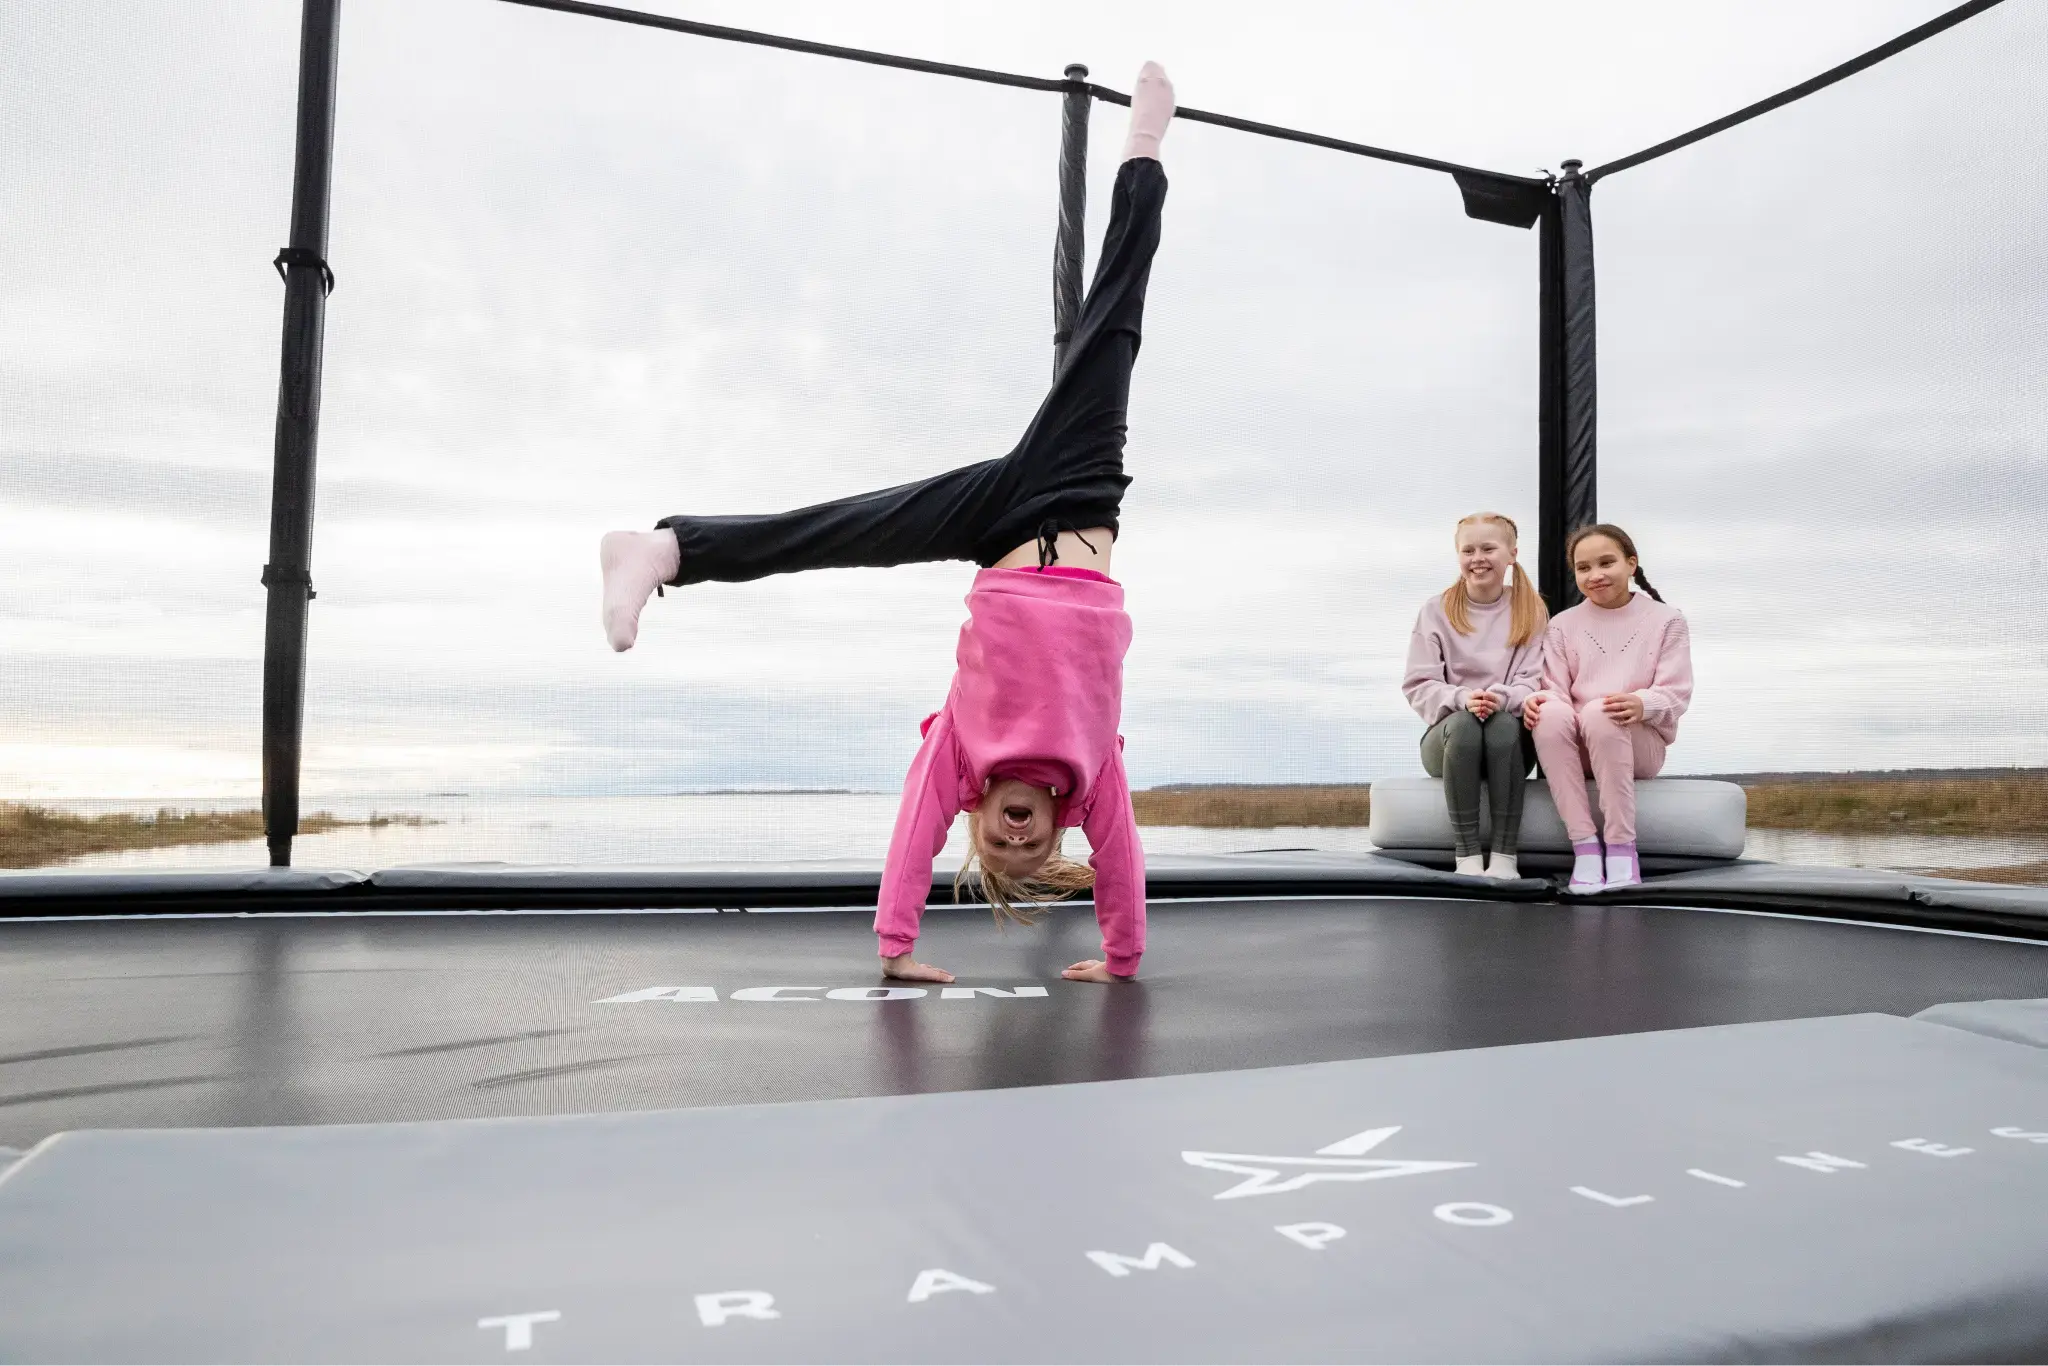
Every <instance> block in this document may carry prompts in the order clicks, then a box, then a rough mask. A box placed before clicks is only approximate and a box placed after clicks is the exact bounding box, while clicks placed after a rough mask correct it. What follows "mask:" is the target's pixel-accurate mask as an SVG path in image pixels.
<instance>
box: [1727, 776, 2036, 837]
mask: <svg viewBox="0 0 2048 1366" xmlns="http://www.w3.org/2000/svg"><path fill="white" fill-rule="evenodd" d="M1743 787H1744V788H1745V789H1747V791H1748V792H1749V823H1750V825H1751V826H1752V827H1753V828H1755V829H1759V830H1817V831H1820V832H1821V833H1823V834H1831V835H1878V834H1911V835H2048V772H2044V771H2042V770H2039V769H2016V770H2014V771H2013V772H2012V773H2011V774H2010V775H2006V774H1998V775H1987V776H1982V777H1974V776H1973V777H1922V778H1916V777H1913V776H1911V775H1907V774H1901V775H1897V776H1892V775H1885V774H1863V775H1858V774H1843V775H1842V776H1840V777H1838V778H1837V777H1828V778H1792V779H1783V780H1774V779H1768V778H1765V779H1756V780H1751V781H1747V782H1744V783H1743Z"/></svg>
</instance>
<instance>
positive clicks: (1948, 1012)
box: [1913, 1001, 2048, 1048]
mask: <svg viewBox="0 0 2048 1366" xmlns="http://www.w3.org/2000/svg"><path fill="white" fill-rule="evenodd" d="M1913 1018H1914V1019H1916V1020H1925V1021H1927V1022H1928V1023H1929V1024H1942V1025H1948V1026H1949V1027H1951V1028H1953V1029H1967V1030H1969V1031H1970V1032H1971V1033H1973V1034H1982V1035H1984V1036H1985V1037H1986V1038H1992V1039H2008V1040H2010V1041H2011V1042H2013V1043H2023V1044H2031V1045H2032V1046H2033V1047H2035V1048H2048V1001H1956V1002H1953V1003H1951V1004H1949V1005H1939V1006H1929V1007H1927V1009H1925V1010H1923V1011H1921V1012H1920V1013H1919V1014H1918V1015H1915V1016H1914V1017H1913Z"/></svg>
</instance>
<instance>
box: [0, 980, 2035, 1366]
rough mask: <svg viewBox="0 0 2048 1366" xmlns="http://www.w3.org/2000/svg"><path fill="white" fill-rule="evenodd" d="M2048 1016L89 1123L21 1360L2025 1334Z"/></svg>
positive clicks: (1773, 1351) (1551, 1354)
mask: <svg viewBox="0 0 2048 1366" xmlns="http://www.w3.org/2000/svg"><path fill="white" fill-rule="evenodd" d="M2044 1209H2048V1052H2043V1051H2041V1050H2038V1049H2032V1048H2026V1047H2022V1046H2019V1045H2015V1044H2011V1043H2005V1042H2000V1041H1998V1040H1994V1039H1988V1038H1984V1037H1981V1036H1979V1035H1975V1034H1970V1033H1965V1032H1962V1031H1959V1030H1955V1029H1949V1028H1940V1027H1936V1026H1933V1025H1928V1024H1921V1023H1915V1022H1912V1021H1907V1020H1900V1019H1896V1018H1892V1017H1889V1016H1877V1015H1859V1016H1844V1017H1834V1018H1824V1019H1813V1020H1803V1021H1791V1022H1785V1023H1775V1024H1761V1025H1738V1026H1724V1027H1715V1028H1708V1029H1697V1030H1685V1031H1677V1032H1672V1033H1663V1034H1637V1035H1624V1036H1619V1037H1609V1038H1597V1039H1581V1040H1573V1041H1569V1042H1562V1043H1546V1044H1532V1045H1522V1046H1517V1047H1511V1048H1498V1049H1484V1050H1474V1051H1470V1052H1464V1053H1440V1054H1431V1055H1422V1056H1414V1057H1400V1058H1383V1059H1376V1060H1369V1061H1360V1062H1342V1063H1322V1064H1315V1065H1311V1066H1305V1067H1291V1068H1276V1069H1270V1070H1262V1071H1253V1072H1237V1073H1216V1074H1209V1075H1201V1076H1181V1077H1167V1078H1154V1079H1146V1080H1135V1081H1120V1082H1105V1083H1095V1084H1087V1085H1075V1086H1057V1087H1042V1088H1033V1089H1016V1090H1007V1091H982V1092H966V1093H950V1094H935V1095H922V1096H904V1097H890V1098H882V1099H867V1100H848V1101H832V1102H820V1103H811V1104H799V1105H780V1106H753V1107H736V1108H730V1109H709V1110H695V1111H671V1112H661V1113H645V1114H622V1115H605V1116H583V1117H574V1118H557V1119H519V1120H484V1121H467V1122H448V1123H436V1124H415V1125H366V1126H360V1127H339V1128H317V1129H314V1128H309V1129H267V1130H239V1131H236V1130H203V1131H202V1130H193V1131H157V1132H146V1131H138V1132H92V1133H80V1134H68V1135H62V1136H59V1137H57V1138H55V1139H52V1140H50V1141H49V1142H47V1143H46V1144H44V1145H42V1146H41V1147H39V1148H38V1149H37V1150H36V1151H35V1152H34V1153H33V1154H31V1156H30V1157H29V1158H27V1159H26V1160H24V1161H23V1162H21V1163H19V1164H17V1165H16V1166H15V1167H14V1168H13V1170H12V1171H11V1172H9V1173H8V1174H7V1176H6V1177H5V1178H4V1179H0V1358H5V1359H9V1360H49V1361H79V1360H145V1359H146V1360H154V1361H200V1360H208V1361H215V1360H218V1361H248V1360H285V1361H290V1360H323V1361H326V1360H331V1361H499V1360H512V1361H519V1362H529V1361H652V1360H684V1361H688V1360H728V1361H783V1360H805V1361H811V1360H826V1361H831V1360H848V1361H942V1360H943V1361H961V1360H969V1361H1023V1360H1046V1361H1068V1360H1088V1361H1167V1360H1175V1361H1227V1360H1376V1361H1416V1360H1431V1361H1437V1360H1460V1361H1465V1360H1545V1361H1548V1360H1603V1361H1604V1360H1629V1361H1658V1360H1689V1361H1706V1360H1738V1359H1739V1360H1999V1359H2004V1360H2013V1359H2039V1358H2040V1357H2041V1355H2042V1354H2043V1353H2044V1352H2048V1222H2044V1221H2043V1219H2042V1217H2041V1212H2042V1210H2044Z"/></svg>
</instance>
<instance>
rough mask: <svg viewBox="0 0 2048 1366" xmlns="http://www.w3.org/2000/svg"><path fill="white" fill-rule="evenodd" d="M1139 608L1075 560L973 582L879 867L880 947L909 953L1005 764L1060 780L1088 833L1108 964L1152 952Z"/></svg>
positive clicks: (1011, 771)
mask: <svg viewBox="0 0 2048 1366" xmlns="http://www.w3.org/2000/svg"><path fill="white" fill-rule="evenodd" d="M1130 647H1131V619H1130V617H1129V616H1127V615H1125V613H1124V590H1123V588H1122V587H1121V586H1120V585H1118V584H1117V583H1116V582H1115V581H1114V580H1111V579H1108V578H1104V577H1102V576H1101V575H1097V574H1086V575H1083V574H1079V573H1075V572H1072V571H1068V570H1064V569H1062V570H1058V571H1055V572H1052V573H1039V572H1037V571H1035V570H1029V569H984V570H982V571H981V572H980V573H979V574H976V575H975V576H974V587H973V589H972V590H971V591H969V593H968V594H967V624H966V625H964V626H962V627H961V628H960V645H959V648H958V650H957V651H956V655H955V658H956V660H957V662H958V665H959V668H958V669H957V670H956V671H955V673H954V675H953V687H952V691H951V692H950V693H948V694H947V697H946V705H945V707H944V708H943V709H941V710H940V711H938V712H936V713H934V714H933V715H932V716H929V717H927V718H926V719H925V723H924V743H923V744H922V745H920V746H919V747H918V751H917V758H916V759H914V760H913V761H912V762H911V765H910V774H909V776H908V777H906V778H905V779H904V780H903V802H902V805H901V806H899V807H898V808H897V811H896V832H895V834H894V835H893V836H891V838H890V840H889V858H888V861H887V863H886V864H885V865H884V866H883V870H882V896H881V904H880V906H879V907H878V908H877V910H876V912H875V933H876V935H878V936H879V937H880V939H881V954H882V956H883V957H885V958H893V957H895V956H896V955H898V954H903V953H909V952H910V950H911V948H912V946H913V945H914V944H916V942H917V930H918V925H919V923H920V922H921V921H922V920H923V918H924V904H925V898H926V897H927V896H929V895H930V893H931V886H932V859H933V858H934V857H936V856H937V855H938V853H939V851H940V850H941V849H943V848H945V845H946V830H947V827H949V826H950V825H951V824H952V823H953V818H954V816H956V815H957V814H959V813H960V812H961V811H971V810H973V809H975V807H976V806H977V805H978V804H979V803H980V801H981V793H982V788H983V785H984V784H986V783H987V781H988V779H989V778H990V776H991V775H995V774H998V773H1000V774H1002V775H1004V776H1015V777H1020V778H1024V779H1025V780H1026V781H1030V782H1045V783H1046V785H1047V786H1057V787H1058V788H1059V793H1058V798H1059V805H1058V808H1057V811H1056V812H1055V820H1056V821H1057V823H1058V824H1059V825H1061V826H1062V827H1066V826H1075V825H1078V826H1080V827H1081V828H1082V829H1084V830H1086V831H1087V832H1088V843H1089V845H1090V846H1091V848H1092V849H1093V850H1094V852H1093V853H1092V854H1091V855H1090V856H1089V859H1088V862H1089V864H1090V865H1091V866H1092V867H1093V868H1094V869H1095V919H1096V921H1097V923H1098V924H1100V925H1101V927H1102V947H1103V951H1104V952H1103V956H1104V957H1105V958H1106V959H1107V960H1108V962H1109V970H1110V971H1111V972H1114V973H1117V974H1118V975H1120V976H1125V977H1128V976H1131V975H1132V974H1134V973H1135V972H1137V970H1138V959H1139V957H1140V956H1141V955H1142V954H1143V953H1144V952H1145V851H1144V849H1143V848H1142V847H1141V846H1140V845H1139V843H1138V822H1137V818H1136V816H1135V815H1133V813H1132V811H1131V793H1130V786H1129V783H1128V782H1127V781H1126V779H1125V777H1124V760H1123V737H1122V736H1120V735H1118V734H1117V726H1118V724H1119V722H1120V720H1121V718H1122V715H1123V695H1124V654H1125V652H1126V651H1128V650H1129V649H1130Z"/></svg>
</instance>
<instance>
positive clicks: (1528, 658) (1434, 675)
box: [1401, 593, 1543, 726]
mask: <svg viewBox="0 0 2048 1366" xmlns="http://www.w3.org/2000/svg"><path fill="white" fill-rule="evenodd" d="M1471 609H1472V634H1471V635H1469V636H1467V635H1460V634H1459V633H1458V629H1457V628H1456V627H1455V626H1452V625H1451V619H1450V618H1449V617H1447V616H1445V615H1444V603H1443V598H1442V596H1441V595H1438V596H1437V597H1433V598H1431V599H1430V600H1429V601H1428V602H1425V603H1423V604H1422V610H1421V611H1420V612H1417V613H1416V614H1415V632H1414V634H1413V635H1410V636H1409V637H1408V672H1407V676H1406V677H1404V678H1403V679H1402V680H1401V691H1402V692H1404V693H1406V694H1408V705H1409V706H1411V707H1413V708H1415V710H1416V713H1417V714H1418V715H1420V716H1421V717H1422V723H1423V724H1424V725H1426V726H1433V725H1435V724H1436V723H1437V722H1439V721H1441V720H1443V719H1444V717H1446V716H1448V715H1450V714H1451V713H1452V712H1454V711H1457V710H1458V709H1459V708H1461V707H1463V706H1464V705H1465V702H1466V700H1467V699H1468V698H1470V697H1471V695H1472V694H1473V693H1475V692H1490V693H1492V694H1493V695H1494V696H1495V697H1498V698H1499V699H1500V701H1501V707H1502V709H1503V710H1505V711H1509V712H1514V713H1516V714H1519V713H1520V712H1521V710H1522V703H1523V702H1525V701H1527V700H1528V697H1529V694H1530V693H1532V692H1534V691H1536V689H1537V688H1539V687H1541V686H1542V683H1543V641H1542V638H1541V637H1538V638H1537V639H1535V640H1532V641H1530V642H1529V643H1528V644H1526V645H1523V646H1521V647H1519V648H1517V647H1516V646H1513V645H1510V644H1509V643H1508V622H1509V619H1510V617H1511V616H1512V615H1513V612H1514V605H1513V604H1512V603H1511V602H1510V601H1509V600H1508V595H1507V594H1506V593H1502V594H1501V595H1500V596H1499V597H1498V598H1496V599H1494V600H1493V601H1492V602H1487V603H1479V602H1475V603H1473V604H1471Z"/></svg>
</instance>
